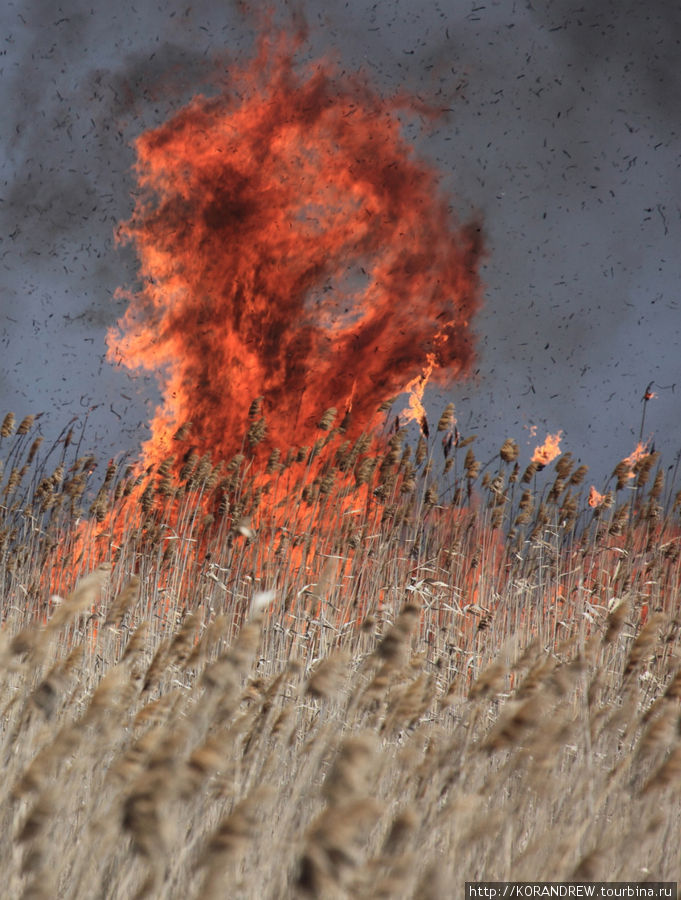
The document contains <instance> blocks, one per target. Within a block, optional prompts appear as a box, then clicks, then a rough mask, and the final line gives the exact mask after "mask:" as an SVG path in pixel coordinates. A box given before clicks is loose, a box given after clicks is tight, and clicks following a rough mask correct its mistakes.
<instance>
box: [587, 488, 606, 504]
mask: <svg viewBox="0 0 681 900" xmlns="http://www.w3.org/2000/svg"><path fill="white" fill-rule="evenodd" d="M604 500H605V494H600V493H599V492H598V491H597V490H596V488H595V487H594V486H593V485H591V487H590V488H589V506H590V507H592V509H597V508H598V507H599V506H602V504H603V501H604Z"/></svg>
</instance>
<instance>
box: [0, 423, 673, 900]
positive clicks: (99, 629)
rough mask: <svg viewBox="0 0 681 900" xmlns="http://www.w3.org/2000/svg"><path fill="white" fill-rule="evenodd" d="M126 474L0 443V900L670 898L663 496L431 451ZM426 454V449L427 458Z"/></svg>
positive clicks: (361, 442)
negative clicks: (603, 889)
mask: <svg viewBox="0 0 681 900" xmlns="http://www.w3.org/2000/svg"><path fill="white" fill-rule="evenodd" d="M334 421H335V414H334V411H332V410H330V411H329V412H328V413H327V414H326V415H325V416H324V417H323V418H322V420H321V421H320V427H319V432H318V434H319V437H318V439H317V440H316V442H315V443H314V444H313V445H311V446H309V447H306V448H298V447H295V448H290V449H289V450H284V451H279V450H274V451H272V452H271V453H269V455H268V452H265V451H264V450H263V447H264V442H265V439H266V438H265V435H266V423H265V422H264V419H263V418H262V416H261V412H260V410H259V409H258V408H256V409H255V410H254V411H253V415H252V418H251V422H250V423H247V430H246V435H245V438H244V444H243V452H241V453H239V454H237V456H235V457H234V458H233V459H231V460H226V461H224V462H221V463H218V462H217V461H213V460H211V459H210V458H209V457H207V456H203V457H202V456H200V455H199V454H198V453H196V452H194V451H193V449H192V446H191V442H190V441H191V438H190V429H185V430H183V432H182V433H181V434H178V436H177V441H176V444H177V447H176V452H175V453H174V454H173V455H174V457H175V458H174V459H170V458H169V459H168V460H165V461H163V462H161V463H160V464H158V465H157V466H156V467H154V468H152V469H150V470H142V469H141V468H140V467H139V466H129V467H126V466H124V465H120V466H117V465H115V464H114V463H110V464H109V465H108V466H107V467H105V468H104V470H103V471H101V472H100V469H99V468H98V467H97V466H96V464H95V461H94V460H93V458H92V457H90V456H81V455H79V452H80V451H79V447H76V446H74V441H73V435H72V433H70V432H68V430H65V432H64V433H63V434H62V435H61V436H60V439H59V441H58V442H57V443H56V444H55V445H54V446H53V447H51V448H49V449H48V450H47V451H44V450H43V448H42V447H41V446H40V439H39V437H36V424H35V422H34V421H33V420H32V419H31V420H30V421H29V420H25V421H24V422H22V423H20V425H19V426H18V427H16V423H15V421H14V420H13V418H12V419H10V418H9V417H6V418H5V420H4V422H3V423H2V427H0V436H1V437H0V441H1V444H0V452H2V454H3V457H4V466H3V476H2V481H0V501H1V503H2V506H1V508H0V583H1V584H2V621H3V627H2V630H1V631H0V656H1V657H2V663H3V666H4V678H3V680H2V685H1V687H0V691H1V692H2V698H1V703H2V731H1V732H0V739H1V741H2V754H3V764H4V773H5V777H4V779H3V783H2V786H1V787H0V813H1V815H2V820H3V826H4V827H3V834H4V835H5V839H4V840H3V841H2V842H1V843H0V872H2V873H3V876H4V881H5V884H4V887H3V896H7V897H17V898H20V897H21V898H38V897H44V898H50V900H53V898H55V897H65V898H94V897H102V898H107V900H109V898H110V900H114V898H132V897H159V898H160V897H164V898H168V897H169V898H175V897H177V898H191V897H195V898H204V897H205V898H211V897H215V898H218V897H221V898H222V897H243V898H267V897H271V898H286V897H306V896H307V897H330V898H334V897H360V898H362V897H363V898H377V897H385V898H403V897H404V898H407V897H414V898H415V897H419V898H421V897H423V898H426V897H433V898H439V897H442V898H445V897H451V896H454V895H455V894H456V893H457V892H459V891H461V890H462V889H463V882H464V881H465V880H476V879H487V880H501V879H523V880H539V879H542V880H556V879H569V878H580V879H604V880H605V879H609V880H625V879H631V880H643V881H645V880H673V879H676V878H677V877H678V875H679V872H680V871H681V858H680V856H681V851H680V849H679V847H680V844H679V841H678V833H679V826H680V824H681V823H680V821H679V819H680V812H679V810H680V809H681V806H680V805H679V789H680V788H681V718H680V713H681V710H680V708H679V698H680V697H681V668H680V666H679V621H680V619H679V611H678V590H679V577H680V575H679V541H680V539H681V534H680V532H679V528H678V509H679V498H678V495H677V496H675V495H674V491H673V489H672V487H667V488H665V485H664V483H663V477H662V471H663V470H662V469H661V468H659V460H658V458H657V456H656V455H655V454H647V455H645V456H643V457H642V459H641V460H639V462H637V463H636V464H635V466H631V467H629V468H627V466H625V467H624V468H622V464H618V465H616V466H615V472H614V475H613V478H612V480H611V482H610V483H609V484H608V485H604V486H602V492H603V500H602V502H601V503H600V505H599V506H597V507H596V508H592V507H590V506H589V505H588V503H587V496H588V491H587V485H586V481H585V475H586V472H585V471H584V469H583V468H577V467H575V465H574V464H573V462H572V460H571V458H570V457H569V455H568V454H564V455H563V456H561V457H560V458H559V459H558V460H557V461H556V462H555V463H554V464H552V465H551V466H549V467H547V468H546V469H545V470H544V471H541V470H538V468H537V467H536V466H534V465H532V464H530V465H529V466H528V467H527V468H526V469H523V468H522V466H520V465H519V453H518V448H517V445H515V444H514V442H513V441H510V440H509V441H507V442H505V444H504V445H503V447H502V448H501V449H500V454H499V456H498V457H496V458H495V459H493V460H490V461H487V462H485V463H482V462H481V461H478V460H477V459H476V458H475V455H474V449H473V448H474V443H473V441H472V440H471V439H468V440H466V439H464V438H462V437H460V436H458V437H457V439H456V440H455V439H454V438H453V437H452V439H451V440H450V438H449V436H448V435H447V430H448V428H450V426H451V410H450V411H449V413H448V411H447V410H445V412H444V413H443V417H442V419H441V422H442V428H441V430H440V432H439V433H435V434H433V435H432V436H430V437H428V438H426V437H425V436H422V437H421V438H420V440H419V442H418V444H417V446H416V447H414V448H412V447H410V446H409V445H408V443H407V440H406V436H405V433H404V432H403V431H399V430H398V431H396V432H395V430H394V429H391V430H390V431H389V433H387V434H385V435H383V436H382V437H380V436H376V435H373V436H372V435H363V436H361V437H359V438H357V439H354V440H350V439H349V438H348V437H347V436H346V435H345V434H344V433H343V430H342V426H336V427H334ZM443 433H444V434H445V438H446V440H445V442H444V444H443V442H442V435H443Z"/></svg>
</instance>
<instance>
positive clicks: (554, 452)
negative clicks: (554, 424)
mask: <svg viewBox="0 0 681 900" xmlns="http://www.w3.org/2000/svg"><path fill="white" fill-rule="evenodd" d="M562 437H563V432H562V431H557V432H556V433H555V434H547V435H546V440H545V441H544V443H543V444H540V445H539V446H538V447H537V448H536V449H535V451H534V453H533V455H532V462H533V463H537V465H539V466H542V467H543V466H548V464H549V463H550V462H551V460H553V459H555V458H556V457H557V456H559V455H560V442H561V439H562Z"/></svg>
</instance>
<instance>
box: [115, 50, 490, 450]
mask: <svg viewBox="0 0 681 900" xmlns="http://www.w3.org/2000/svg"><path fill="white" fill-rule="evenodd" d="M301 40H302V38H300V37H297V38H291V37H287V36H285V35H280V36H279V37H278V38H276V39H269V40H266V39H262V40H261V41H260V44H259V51H258V53H257V54H256V57H255V58H254V59H253V60H252V61H251V62H250V63H249V64H247V65H246V66H245V67H244V68H242V69H241V70H238V71H234V72H232V71H230V73H229V78H230V80H229V85H228V87H227V88H226V89H225V90H224V92H223V93H222V94H221V95H219V96H216V97H210V98H207V97H203V96H199V97H196V98H195V99H194V100H193V101H192V102H191V103H190V104H189V105H188V106H187V107H186V108H184V109H183V110H181V111H180V112H179V113H178V114H177V115H175V116H174V117H173V118H172V119H171V120H170V121H168V122H167V123H166V124H164V125H162V126H161V127H159V128H156V129H155V130H152V131H149V132H147V133H145V134H143V135H141V136H140V137H139V138H138V140H137V142H136V151H137V167H136V171H137V177H138V182H139V188H140V192H139V196H138V198H137V200H136V205H135V209H134V212H133V215H132V217H131V219H130V220H129V221H128V222H127V223H125V224H124V225H123V226H122V228H121V231H120V236H121V238H122V239H123V240H127V241H129V242H131V243H132V244H133V245H134V247H135V249H136V251H137V254H138V257H139V260H140V266H139V276H140V282H141V283H142V287H141V288H140V289H139V290H137V291H135V292H131V293H129V294H128V295H127V299H128V301H129V306H128V309H127V311H126V313H125V315H124V317H123V318H122V319H121V320H120V321H119V323H118V328H117V329H114V330H112V331H111V332H110V334H109V336H108V344H109V357H110V359H112V360H115V361H117V362H119V363H120V364H122V365H124V366H126V367H128V368H130V369H132V370H138V371H139V370H148V371H151V372H153V373H154V374H155V376H156V377H157V379H158V381H159V386H160V389H161V393H162V398H163V400H162V404H161V405H160V406H159V408H158V409H157V410H156V412H155V416H154V418H153V421H152V423H151V438H150V440H149V441H148V442H147V443H146V444H145V445H144V448H143V452H144V462H146V463H152V462H156V463H158V461H159V460H161V459H163V458H164V457H166V456H167V455H168V453H169V452H171V450H172V443H171V439H172V436H173V434H175V433H176V432H177V430H178V428H179V427H180V426H182V425H183V424H184V423H185V422H186V421H191V422H192V429H191V433H190V438H189V439H190V441H191V446H192V447H197V448H198V450H199V451H200V452H206V451H209V452H210V453H211V454H212V455H213V456H214V457H215V458H227V457H229V456H230V454H232V453H234V452H235V451H237V450H238V449H239V448H240V447H241V443H242V439H243V438H242V430H241V429H242V423H243V422H244V420H245V417H246V414H247V411H248V408H249V404H250V403H251V401H252V399H253V398H254V397H259V396H262V397H263V398H264V400H263V406H262V412H263V415H264V416H266V418H267V435H268V440H270V441H271V442H273V443H275V444H276V445H277V446H285V445H286V444H287V443H288V442H291V441H295V442H296V443H299V442H300V441H301V439H304V438H305V436H306V434H310V433H311V432H312V431H313V430H314V428H315V425H316V422H318V420H319V416H320V414H321V413H322V412H323V410H324V409H325V408H326V407H329V406H333V407H335V408H338V409H346V410H347V409H349V408H350V406H352V415H351V416H346V419H347V420H348V421H346V423H345V424H346V426H347V428H348V430H349V431H351V432H353V431H354V432H355V433H358V432H359V431H360V430H361V429H362V428H366V427H367V426H368V425H369V424H370V421H371V418H372V416H373V414H374V412H375V410H376V408H377V406H378V405H379V404H380V402H381V401H382V400H384V399H385V398H386V397H388V396H392V395H395V394H398V393H400V392H402V391H403V390H404V385H405V383H409V385H414V384H415V383H416V387H414V389H413V390H412V396H414V395H415V396H416V400H415V401H414V402H415V403H418V404H421V407H420V408H421V409H422V397H423V388H425V384H426V382H427V380H428V378H429V377H431V375H432V377H433V378H436V379H439V380H440V381H445V380H448V379H451V378H452V377H456V376H461V375H465V374H466V373H467V372H468V370H469V368H470V365H471V363H472V361H473V347H472V339H471V333H470V329H469V322H470V320H471V318H472V315H473V314H474V313H475V311H476V310H477V308H478V306H479V302H480V285H479V279H478V274H477V265H478V259H479V255H480V252H481V246H480V233H479V231H480V230H479V228H478V227H476V226H475V225H470V226H466V227H458V226H456V225H455V224H454V223H453V222H452V218H451V213H450V211H449V206H450V201H449V199H448V198H447V197H446V196H444V195H443V194H442V192H441V191H440V189H439V187H438V183H437V181H438V179H437V173H436V172H435V170H434V169H433V168H432V167H431V166H430V165H429V164H428V163H425V162H423V161H420V160H418V159H417V157H416V156H415V154H414V152H413V149H412V147H411V146H410V145H409V144H408V142H407V141H406V140H405V138H404V137H403V136H402V134H401V130H400V128H401V126H400V121H399V118H398V115H397V113H398V111H399V110H403V109H404V108H405V104H406V101H405V98H404V97H403V96H401V97H400V98H399V99H398V98H388V99H385V98H383V97H381V96H379V95H378V94H377V93H376V92H375V91H374V90H373V89H372V88H371V87H369V86H368V85H367V84H365V83H364V82H363V81H361V80H360V79H359V78H352V77H350V76H348V75H346V74H338V73H336V72H335V71H334V70H333V68H332V66H331V65H330V63H328V62H327V61H325V60H318V61H315V62H314V63H311V64H309V65H307V66H305V67H304V66H302V65H298V64H297V63H296V61H295V54H296V51H297V50H298V49H299V46H300V41H301ZM414 105H415V107H416V106H417V101H414ZM443 323H446V324H443ZM424 359H427V360H428V363H427V366H426V371H425V372H423V373H422V374H419V373H420V370H421V368H422V361H423V360H424ZM419 392H420V393H419ZM413 408H414V409H416V408H417V407H416V406H414V407H413ZM263 430H264V429H263ZM175 446H177V445H175Z"/></svg>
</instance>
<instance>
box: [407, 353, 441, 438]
mask: <svg viewBox="0 0 681 900" xmlns="http://www.w3.org/2000/svg"><path fill="white" fill-rule="evenodd" d="M426 360H427V361H426V365H425V366H424V367H423V372H422V373H421V374H420V375H417V376H416V378H412V379H411V381H410V382H409V383H408V384H407V386H406V387H405V389H404V393H405V394H407V393H408V394H409V406H408V407H406V408H405V409H403V410H402V412H401V413H400V416H401V417H402V418H403V419H404V421H405V423H407V422H419V423H422V422H424V421H425V420H426V410H425V408H424V406H423V395H424V393H425V390H426V385H427V384H428V381H429V380H430V376H431V375H432V374H433V369H434V368H435V354H434V353H428V354H427V355H426Z"/></svg>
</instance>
